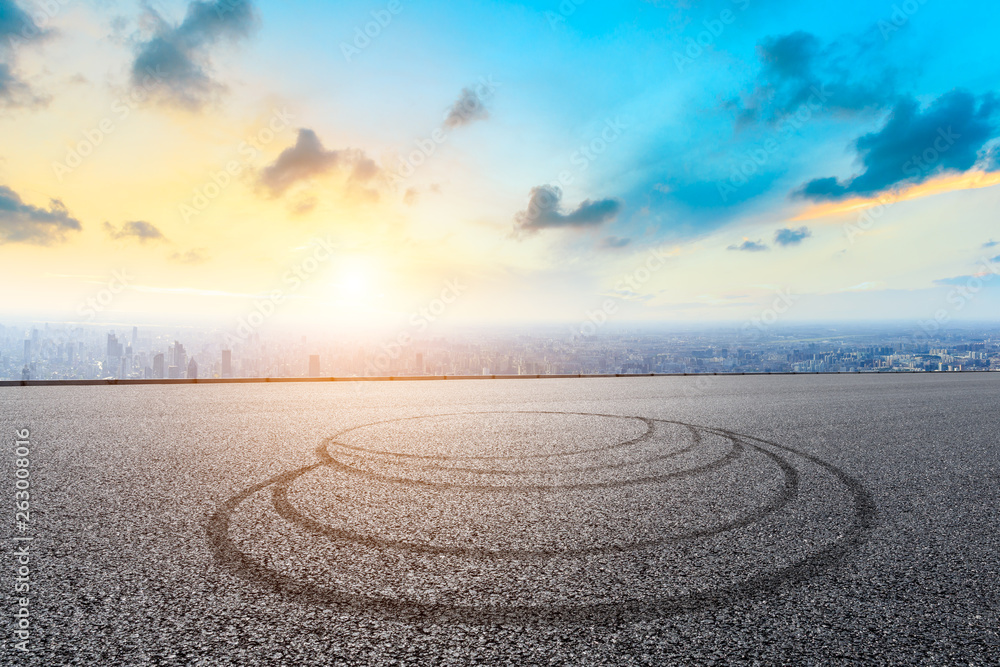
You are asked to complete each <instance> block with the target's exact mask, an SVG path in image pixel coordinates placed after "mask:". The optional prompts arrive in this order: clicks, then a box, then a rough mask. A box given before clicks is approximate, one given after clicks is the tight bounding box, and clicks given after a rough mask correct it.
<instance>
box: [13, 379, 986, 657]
mask: <svg viewBox="0 0 1000 667" xmlns="http://www.w3.org/2000/svg"><path fill="white" fill-rule="evenodd" d="M0 406H2V407H3V411H2V413H0V415H2V420H0V421H2V422H3V426H2V427H3V429H4V442H5V447H4V451H5V454H4V456H3V457H2V459H0V470H2V474H3V478H4V480H5V482H4V484H3V489H4V490H3V492H2V493H3V494H4V495H6V496H8V500H6V501H5V502H4V503H3V505H4V506H5V507H7V508H8V510H7V511H8V513H9V514H10V517H9V519H8V520H7V521H6V525H7V526H8V530H7V536H6V537H5V538H4V540H3V541H4V548H3V553H4V557H3V563H2V570H0V585H2V587H3V588H2V589H3V594H4V595H3V599H4V608H3V612H4V617H5V623H6V629H5V633H4V637H3V646H2V649H0V664H2V665H19V664H25V665H188V664H191V665H335V664H343V665H369V664H371V665H431V664H448V665H451V664H454V665H465V664H484V665H525V664H531V665H643V664H648V665H665V664H762V665H770V664H857V663H861V662H863V663H872V664H927V665H941V664H950V665H996V664H1000V634H998V628H1000V512H998V510H997V508H998V507H1000V373H996V374H933V375H931V374H928V375H878V376H875V375H860V376H859V375H850V376H847V375H844V376H830V375H825V376H771V377H763V376H760V377H751V376H738V377H737V376H707V377H700V378H699V377H662V378H609V379H553V380H524V381H520V380H516V381H515V380H511V381H499V380H498V381H488V380H487V381H479V380H459V381H439V382H400V383H389V382H383V383H336V384H333V383H331V384H313V383H309V384H287V383H282V384H274V385H270V384H256V385H235V384H234V385H227V384H216V385H195V386H156V385H151V386H119V387H10V388H0ZM23 428H27V429H29V430H30V431H31V435H30V438H29V441H30V449H31V454H30V471H31V477H30V480H31V517H30V524H29V526H28V530H27V531H26V532H25V533H21V534H22V535H30V536H32V537H34V540H33V541H31V542H30V553H31V563H30V567H31V575H30V576H31V585H32V588H31V592H30V605H29V608H30V611H31V640H30V645H31V648H32V650H31V652H29V653H22V652H20V651H18V650H16V649H15V647H14V641H16V640H15V638H14V633H13V631H14V625H13V624H12V621H11V619H10V616H11V614H12V613H13V612H14V610H16V609H17V608H18V597H19V596H18V595H15V593H14V586H15V576H16V575H15V571H16V568H17V564H16V558H15V556H14V555H13V552H14V549H15V548H19V545H20V544H23V543H15V542H14V541H13V540H12V536H13V535H16V534H17V531H16V530H15V529H14V528H13V526H14V525H15V517H14V514H15V511H14V493H15V488H14V479H15V477H14V474H15V469H16V468H15V458H16V457H15V454H14V439H15V431H16V430H18V429H23Z"/></svg>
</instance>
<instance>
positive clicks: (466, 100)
mask: <svg viewBox="0 0 1000 667" xmlns="http://www.w3.org/2000/svg"><path fill="white" fill-rule="evenodd" d="M489 117H490V112H489V111H487V110H486V100H485V98H484V96H483V95H480V94H479V92H478V91H475V90H472V89H471V88H463V89H462V94H461V95H459V97H458V99H457V100H455V103H454V104H452V105H451V108H450V109H449V110H448V115H447V116H445V119H444V124H445V126H446V127H450V128H456V127H461V126H462V125H468V124H470V123H472V122H474V121H477V120H485V119H487V118H489Z"/></svg>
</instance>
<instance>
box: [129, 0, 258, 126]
mask: <svg viewBox="0 0 1000 667" xmlns="http://www.w3.org/2000/svg"><path fill="white" fill-rule="evenodd" d="M149 11H150V13H151V17H152V19H153V21H154V23H155V24H156V29H155V31H154V34H153V36H152V38H151V39H149V40H148V41H145V42H142V43H141V44H139V46H138V52H137V53H136V57H135V61H133V63H132V76H131V78H132V85H133V86H136V87H143V88H149V87H150V85H149V81H150V77H151V76H152V77H153V79H155V81H156V83H157V84H158V85H157V86H156V87H155V88H154V90H153V93H152V94H153V95H154V96H155V97H157V98H158V99H159V100H160V101H161V102H165V103H167V104H171V105H174V106H179V107H183V108H186V109H190V110H198V109H200V108H201V107H203V106H204V105H205V104H206V103H208V102H209V101H210V100H212V99H213V98H214V97H216V96H217V95H218V94H219V93H220V92H221V91H222V90H224V89H225V86H224V85H223V84H220V83H219V82H217V81H215V80H214V79H213V78H212V77H211V75H210V71H211V62H210V59H209V51H210V49H211V47H213V46H214V45H216V44H217V43H218V42H220V41H222V40H224V39H225V40H229V41H233V42H235V41H238V40H240V39H243V38H245V37H247V36H249V34H250V32H251V30H252V29H253V28H254V26H255V25H256V24H257V15H256V11H255V10H254V7H253V3H252V2H250V0H215V1H214V2H203V1H201V0H195V1H194V2H191V3H190V4H188V7H187V13H186V14H185V16H184V20H183V21H182V22H181V23H180V25H177V26H171V25H170V24H168V23H167V22H166V21H164V20H163V19H162V18H161V17H160V16H159V15H158V14H156V13H155V12H153V11H152V10H149Z"/></svg>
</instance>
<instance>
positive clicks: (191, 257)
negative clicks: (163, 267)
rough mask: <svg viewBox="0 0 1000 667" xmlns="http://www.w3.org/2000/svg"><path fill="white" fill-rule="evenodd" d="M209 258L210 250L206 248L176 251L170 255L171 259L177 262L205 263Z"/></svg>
mask: <svg viewBox="0 0 1000 667" xmlns="http://www.w3.org/2000/svg"><path fill="white" fill-rule="evenodd" d="M208 259H209V258H208V251H206V250H205V249H204V248H192V249H191V250H188V251H186V252H175V253H173V254H171V255H170V261H171V262H176V263H177V264H191V265H194V264H204V263H205V262H207V261H208Z"/></svg>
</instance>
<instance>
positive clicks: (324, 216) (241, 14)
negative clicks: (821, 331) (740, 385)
mask: <svg viewBox="0 0 1000 667" xmlns="http://www.w3.org/2000/svg"><path fill="white" fill-rule="evenodd" d="M998 27H1000V6H997V5H996V4H995V3H980V2H950V3H943V2H939V1H938V0H907V1H906V2H889V1H886V2H871V1H870V0H865V1H864V2H861V1H853V0H848V1H845V2H840V3H807V2H791V1H786V0H705V1H702V2H699V1H696V0H686V1H680V0H678V1H673V2H671V1H666V0H660V1H656V0H646V1H640V0H634V1H625V2H614V3H611V2H598V1H597V0H564V1H562V2H557V1H555V0H552V1H548V2H545V1H543V2H520V3H514V2H481V1H470V2H462V3H443V2H439V3H431V2H427V1H426V0H412V1H408V0H392V1H385V2H383V1H381V0H379V1H376V2H359V1H351V0H348V1H343V2H337V3H329V2H304V1H285V2H270V1H264V0H254V1H250V0H208V1H196V2H175V1H154V2H119V1H116V0H97V1H90V2H87V1H82V0H79V1H78V0H45V1H39V2H29V1H28V0H18V2H13V1H12V0H0V126H2V136H3V142H2V143H0V290H2V291H0V295H2V301H0V320H2V319H4V318H11V317H15V316H32V317H45V318H50V319H59V320H62V321H80V322H95V323H99V322H130V321H142V322H149V323H152V322H163V323H180V322H184V321H190V320H211V321H216V322H218V323H220V325H221V326H224V327H236V326H238V324H239V323H240V322H246V321H247V318H248V317H250V316H251V315H252V314H253V313H258V314H259V316H258V315H255V316H253V317H252V318H251V319H254V320H258V321H262V320H270V321H273V322H278V321H280V322H284V323H301V322H307V323H312V324H316V325H319V326H330V327H338V326H340V327H343V326H348V324H349V323H355V324H356V323H359V322H372V323H377V322H386V323H391V322H396V323H399V322H410V323H414V322H431V321H433V322H437V321H447V322H454V323H486V324H489V323H501V322H502V323H520V322H524V323H529V322H533V323H538V322H578V321H586V320H591V321H594V320H599V319H602V318H606V319H609V320H610V319H615V318H618V319H620V320H622V321H647V322H662V323H674V322H702V321H705V322H713V321H734V322H739V321H748V320H751V319H753V318H755V317H756V318H759V317H761V315H762V314H766V313H768V312H778V311H780V316H781V318H783V319H784V320H786V321H788V322H796V321H814V320H824V321H845V322H847V321H857V320H883V319H885V320H889V319H892V320H909V321H913V322H926V321H929V320H932V319H935V318H937V319H939V320H940V319H948V320H958V319H962V320H992V321H995V320H997V313H998V310H997V308H998V306H1000V289H998V286H1000V278H997V277H996V276H997V275H1000V228H998V225H997V215H996V212H997V210H998V203H1000V188H998V187H997V184H1000V97H998V95H1000V89H998V82H1000V76H998V74H1000V60H998V58H997V57H996V56H997V49H996V46H992V47H991V46H990V44H995V41H996V40H995V34H996V32H997V28H998ZM775 304H780V308H776V307H775ZM428 309H431V310H430V311H428ZM428 313H430V317H427V315H428Z"/></svg>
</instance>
